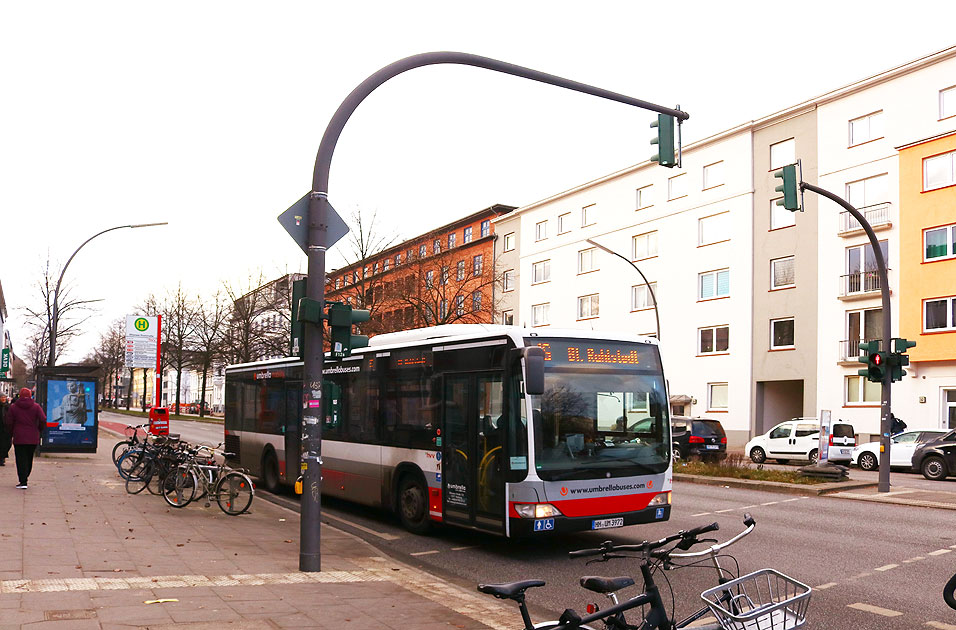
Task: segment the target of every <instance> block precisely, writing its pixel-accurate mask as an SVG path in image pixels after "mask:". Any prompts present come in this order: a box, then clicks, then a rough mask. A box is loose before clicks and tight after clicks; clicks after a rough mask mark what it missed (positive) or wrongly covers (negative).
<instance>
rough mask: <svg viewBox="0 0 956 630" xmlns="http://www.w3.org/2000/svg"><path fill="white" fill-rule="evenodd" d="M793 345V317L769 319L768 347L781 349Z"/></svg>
mask: <svg viewBox="0 0 956 630" xmlns="http://www.w3.org/2000/svg"><path fill="white" fill-rule="evenodd" d="M792 347H793V318H792V317H785V318H783V319H771V320H770V349H771V350H783V349H788V348H792Z"/></svg>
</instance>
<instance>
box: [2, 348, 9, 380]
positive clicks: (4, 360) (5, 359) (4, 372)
mask: <svg viewBox="0 0 956 630" xmlns="http://www.w3.org/2000/svg"><path fill="white" fill-rule="evenodd" d="M9 371H10V348H4V349H3V354H2V359H0V377H4V378H6V376H7V372H9Z"/></svg>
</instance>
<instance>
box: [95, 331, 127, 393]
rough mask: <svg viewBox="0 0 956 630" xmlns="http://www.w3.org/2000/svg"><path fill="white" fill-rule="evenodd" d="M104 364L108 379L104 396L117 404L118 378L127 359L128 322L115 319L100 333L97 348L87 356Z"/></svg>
mask: <svg viewBox="0 0 956 630" xmlns="http://www.w3.org/2000/svg"><path fill="white" fill-rule="evenodd" d="M87 358H88V359H89V360H91V361H93V362H95V363H98V364H99V365H100V366H102V369H103V375H104V377H105V381H106V387H104V388H103V389H104V391H103V395H104V398H106V399H107V400H109V401H111V402H110V404H111V405H112V406H114V407H115V406H116V380H117V377H118V376H119V375H120V373H121V372H122V370H123V368H124V364H125V360H126V322H125V321H124V320H123V319H117V320H115V321H114V322H113V323H112V324H111V325H110V327H109V329H107V331H106V332H104V333H101V334H100V340H99V342H98V343H97V345H96V348H94V349H93V351H92V352H91V353H90V355H89V356H88V357H87Z"/></svg>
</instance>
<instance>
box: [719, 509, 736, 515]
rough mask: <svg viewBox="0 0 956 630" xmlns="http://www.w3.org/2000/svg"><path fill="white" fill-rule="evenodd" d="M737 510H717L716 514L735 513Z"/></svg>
mask: <svg viewBox="0 0 956 630" xmlns="http://www.w3.org/2000/svg"><path fill="white" fill-rule="evenodd" d="M736 509H737V508H727V509H726V510H717V511H716V512H714V514H723V513H724V512H733V511H734V510H736Z"/></svg>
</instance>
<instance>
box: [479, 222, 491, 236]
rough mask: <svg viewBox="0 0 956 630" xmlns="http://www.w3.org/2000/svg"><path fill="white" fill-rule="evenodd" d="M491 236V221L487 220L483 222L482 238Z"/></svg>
mask: <svg viewBox="0 0 956 630" xmlns="http://www.w3.org/2000/svg"><path fill="white" fill-rule="evenodd" d="M489 234H491V220H490V219H485V220H484V221H482V222H481V238H485V237H486V236H488V235H489Z"/></svg>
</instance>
